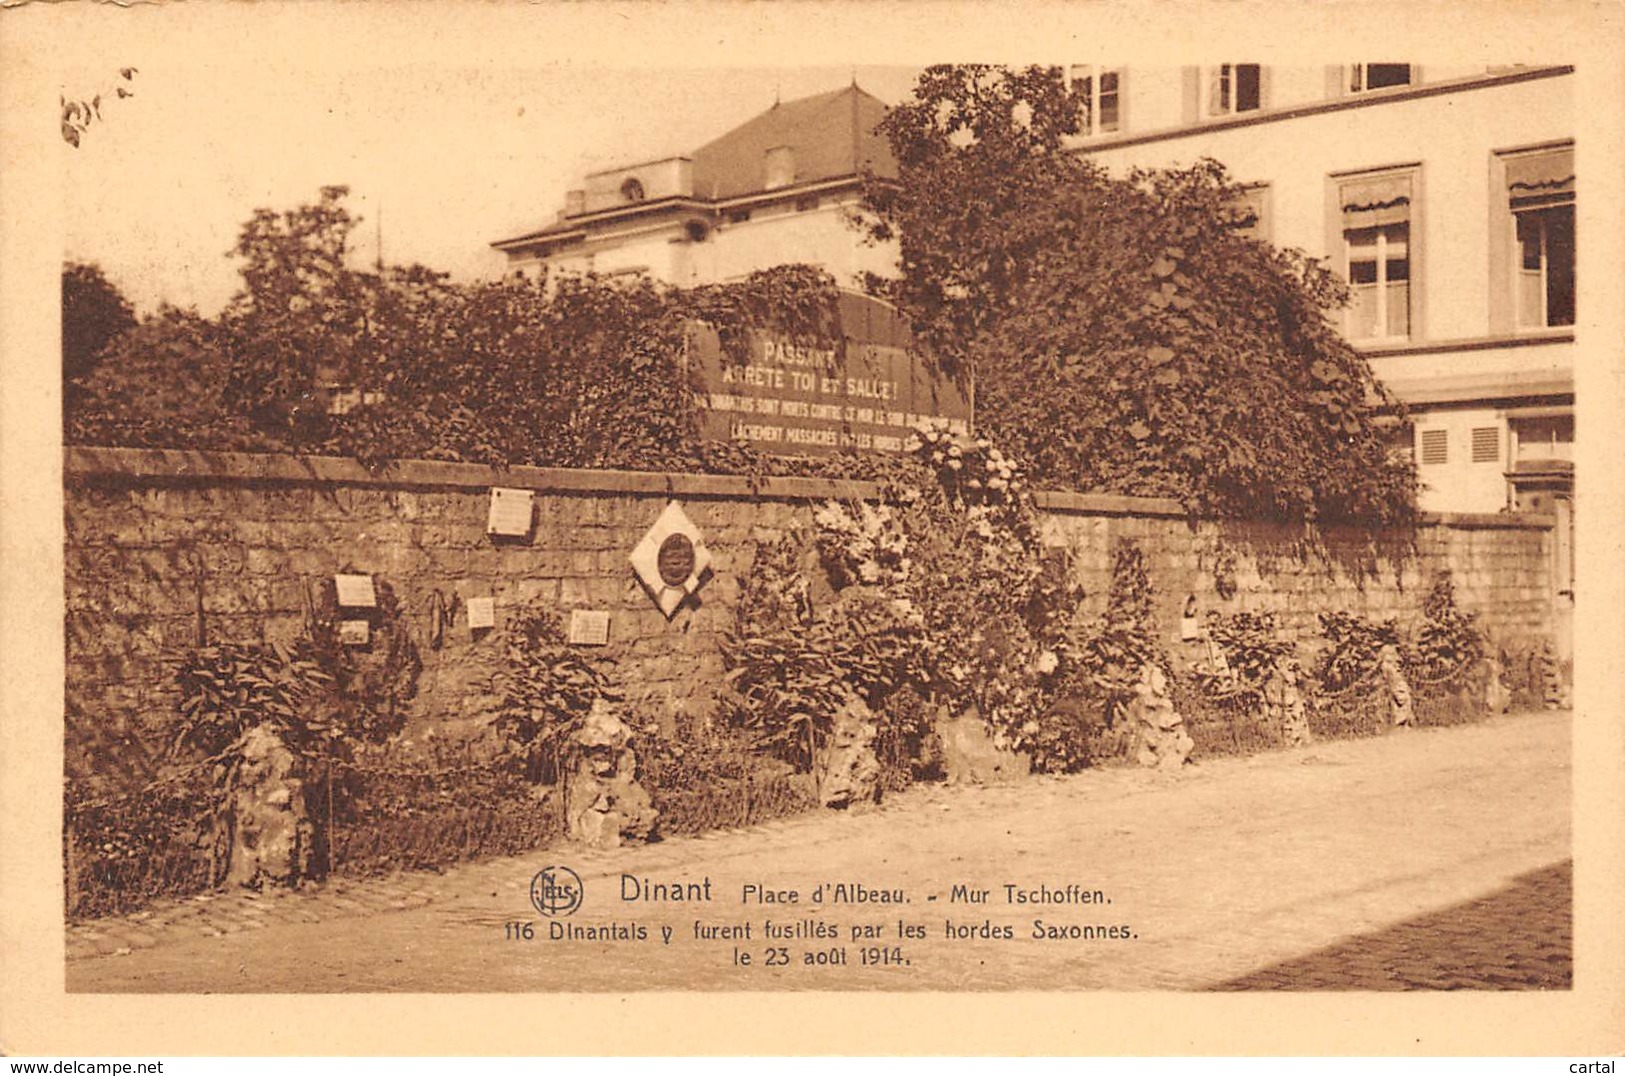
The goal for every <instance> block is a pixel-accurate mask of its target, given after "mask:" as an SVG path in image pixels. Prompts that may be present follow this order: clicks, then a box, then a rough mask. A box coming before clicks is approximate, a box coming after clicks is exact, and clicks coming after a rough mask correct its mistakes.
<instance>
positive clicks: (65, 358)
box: [62, 262, 135, 381]
mask: <svg viewBox="0 0 1625 1076" xmlns="http://www.w3.org/2000/svg"><path fill="white" fill-rule="evenodd" d="M134 327H135V311H134V310H133V309H132V308H131V307H130V302H129V300H128V299H126V298H125V297H124V293H123V292H122V291H120V290H119V289H118V286H117V285H116V284H114V283H113V282H112V281H111V280H108V279H107V276H106V274H104V273H103V272H102V271H101V268H100V267H99V266H96V265H93V264H90V263H87V262H67V263H66V264H64V265H63V266H62V378H63V380H64V381H77V380H79V379H80V378H82V377H84V376H85V375H86V374H88V373H90V371H91V370H93V369H95V367H96V362H97V360H99V359H100V358H101V355H102V352H103V351H104V350H105V349H106V348H107V346H108V345H109V344H111V343H112V342H113V341H114V340H117V339H118V338H119V336H120V335H122V334H123V333H126V332H128V331H129V330H130V329H133V328H134Z"/></svg>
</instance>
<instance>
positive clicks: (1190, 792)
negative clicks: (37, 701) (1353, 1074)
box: [67, 712, 1570, 992]
mask: <svg viewBox="0 0 1625 1076" xmlns="http://www.w3.org/2000/svg"><path fill="white" fill-rule="evenodd" d="M1569 751H1570V747H1569V715H1568V714H1567V713H1566V712H1557V713H1534V714H1519V715H1508V716H1504V717H1498V718H1494V719H1491V720H1489V721H1486V722H1483V723H1481V724H1476V725H1469V726H1458V727H1454V728H1447V729H1422V730H1416V731H1408V732H1397V733H1394V734H1391V735H1389V736H1385V737H1382V738H1379V739H1375V740H1362V741H1347V742H1338V743H1325V744H1315V745H1311V746H1309V747H1306V748H1299V749H1294V750H1289V751H1279V752H1274V753H1270V754H1265V755H1258V756H1253V757H1251V758H1237V759H1220V760H1214V761H1210V762H1207V763H1204V764H1202V765H1197V766H1191V767H1187V768H1186V769H1185V770H1184V771H1183V772H1182V773H1179V774H1164V773H1156V772H1144V771H1139V770H1133V769H1116V770H1105V771H1100V772H1095V773H1086V774H1080V775H1077V776H1074V777H1068V778H1059V779H1057V778H1040V779H1034V780H1031V781H1027V782H1023V783H1021V784H1017V785H1008V786H999V787H991V788H955V789H949V788H943V787H940V786H923V787H919V788H915V789H911V790H910V791H909V792H907V793H904V794H902V795H900V796H897V797H894V798H892V799H890V800H888V802H887V803H886V804H884V805H882V806H881V807H880V808H878V809H875V810H873V811H868V812H864V813H823V814H817V815H808V816H802V817H798V818H793V819H784V820H780V821H777V822H773V823H768V824H766V825H761V826H755V827H751V828H749V829H744V830H734V831H728V832H723V833H712V834H707V835H704V836H701V837H696V838H684V839H678V840H672V841H668V842H664V843H660V844H654V845H649V846H643V847H636V848H627V849H621V850H617V851H609V852H581V851H574V850H560V849H554V850H543V851H538V852H534V853H530V854H527V855H525V856H519V857H513V858H509V859H500V860H490V861H486V862H481V863H474V864H468V865H464V866H461V867H458V868H456V869H453V870H449V871H447V872H445V873H444V874H400V875H396V876H393V877H391V878H386V879H377V880H371V881H338V882H334V883H331V884H328V885H325V886H322V887H319V888H316V889H314V890H311V891H308V892H298V893H280V894H262V895H255V894H236V893H232V894H218V895H213V896H211V897H207V898H198V899H193V900H189V901H182V902H175V903H171V904H168V905H165V906H162V907H155V908H153V909H151V910H150V911H149V912H146V913H139V914H138V915H135V916H130V917H126V918H122V919H116V920H98V921H94V922H91V923H85V924H79V925H75V926H73V927H71V928H70V929H69V931H68V965H67V983H68V989H69V990H71V991H89V992H120V991H165V992H198V991H211V992H212V991H252V992H270V991H277V992H300V991H548V990H571V991H613V992H624V991H627V990H638V989H668V990H669V989H721V990H727V989H773V990H782V989H823V990H830V989H837V990H839V989H858V990H864V989H878V990H914V989H926V990H978V989H1028V990H1031V989H1095V988H1105V989H1215V988H1217V989H1282V988H1288V989H1327V988H1338V989H1378V988H1386V989H1393V988H1396V987H1412V988H1443V987H1465V988H1472V989H1495V988H1520V987H1521V988H1530V987H1538V988H1553V987H1563V986H1566V985H1567V983H1568V982H1569V976H1570V972H1569V949H1570V941H1569V937H1570V935H1569V933H1568V928H1567V923H1568V906H1569V903H1570V900H1569V891H1568V888H1567V882H1566V879H1567V873H1566V867H1565V866H1563V864H1565V863H1566V861H1567V860H1568V858H1569V855H1570V851H1569V829H1570V788H1569ZM560 862H562V863H565V864H568V865H569V866H570V867H572V868H573V869H574V870H575V871H576V872H577V873H578V874H579V875H580V877H581V878H582V880H583V883H584V888H585V893H586V899H585V900H584V901H583V903H582V906H581V908H580V910H579V912H578V913H576V914H574V915H572V916H569V917H567V918H564V917H561V918H557V919H552V920H549V919H547V918H544V917H542V916H539V915H538V914H537V913H536V911H535V909H534V908H533V907H532V906H531V904H530V900H529V892H530V885H531V879H532V876H533V875H534V874H535V873H536V872H537V871H538V870H539V869H540V868H541V867H544V866H548V865H551V864H554V863H560ZM1554 865H1556V866H1554ZM1531 872H1533V873H1531ZM628 877H629V878H630V879H632V881H630V882H628V881H626V880H625V879H626V878H628ZM706 879H709V881H710V893H711V895H712V899H711V900H710V901H703V900H695V901H689V900H684V901H676V900H668V901H644V900H623V899H622V897H623V895H624V894H625V893H626V892H627V888H626V887H630V889H631V890H635V891H638V892H639V893H640V894H641V893H642V892H646V890H644V888H643V886H642V884H641V883H642V882H644V881H648V882H653V883H656V884H662V885H668V886H670V885H682V884H686V883H694V884H695V885H696V886H699V885H701V884H702V883H703V882H704V881H705V880H706ZM838 884H844V885H846V886H847V887H848V888H847V891H846V892H844V893H842V894H839V896H845V897H847V898H849V899H847V900H844V901H843V900H839V899H837V896H838V894H836V892H835V888H834V887H835V886H836V885H838ZM820 885H822V886H823V887H824V889H823V892H822V893H817V892H815V890H816V889H817V887H818V886H820ZM1007 885H1009V886H1013V887H1014V889H1015V890H1016V891H1020V892H1026V893H1030V894H1032V895H1034V896H1037V897H1039V898H1044V897H1045V894H1044V893H1043V892H1041V890H1043V889H1047V890H1049V894H1048V896H1049V897H1051V898H1053V897H1056V896H1060V897H1062V898H1064V900H1063V901H1056V900H1053V899H1049V900H1041V902H1037V903H1025V904H1021V903H1011V902H1010V898H1011V896H1013V895H1014V894H1013V893H1012V892H1010V891H1007V890H1006V888H1005V887H1006V886H1007ZM748 886H756V887H758V889H757V890H756V891H755V892H765V891H774V892H777V893H781V894H782V893H783V892H784V891H787V890H791V889H794V890H795V891H796V894H797V900H796V901H795V902H794V903H790V902H788V901H778V902H772V903H759V902H757V903H742V897H743V895H744V893H745V891H746V887H748ZM955 886H963V887H965V888H964V889H963V890H962V891H960V892H957V893H956V891H955ZM1069 886H1076V887H1077V888H1076V889H1073V890H1070V891H1069V890H1068V887H1069ZM859 889H861V890H862V895H863V896H865V897H867V898H869V899H863V900H858V899H857V898H858V895H859V894H858V893H857V890H859ZM980 890H986V891H987V898H986V900H985V901H975V900H973V899H971V898H973V897H974V896H975V895H976V894H977V891H980ZM668 895H669V894H668ZM690 895H694V896H698V895H699V893H698V892H694V893H692V894H690ZM893 896H895V897H897V898H899V900H898V901H895V902H894V901H890V900H885V899H882V898H885V897H893ZM815 898H817V899H815ZM1082 901H1088V902H1087V903H1084V902H1082ZM1035 921H1036V923H1037V924H1039V925H1035ZM523 923H528V924H530V933H531V934H532V938H531V939H530V940H525V939H524V938H523V936H522V935H523V928H522V927H516V926H513V925H511V924H523ZM769 923H771V924H772V926H773V927H774V928H776V930H775V931H774V936H772V937H769V936H768V932H769ZM1045 925H1048V926H1051V927H1058V928H1060V933H1061V934H1062V935H1068V934H1073V933H1076V934H1078V935H1083V936H1070V937H1068V936H1062V937H1054V938H1049V937H1034V936H1033V935H1034V934H1043V933H1044V926H1045ZM1490 925H1494V926H1496V927H1497V929H1499V930H1500V933H1499V934H1497V933H1495V932H1494V931H1491V930H1489V929H1488V927H1489V926H1490ZM747 927H748V929H749V935H748V937H747V936H745V933H744V932H745V930H746V928H747ZM639 928H641V932H642V935H643V937H642V939H641V940H640V939H639V938H638V934H639ZM662 928H666V929H669V930H670V931H671V939H670V941H669V943H668V942H667V941H666V940H665V939H664V937H663V935H662ZM712 928H718V929H712ZM1001 928H1009V932H1010V935H1011V936H1010V937H1009V938H996V937H986V936H984V935H989V934H996V933H998V932H1000V930H1001ZM1073 928H1077V930H1076V931H1075V932H1074V930H1073ZM1086 928H1087V929H1086ZM1114 928H1115V929H1114ZM1503 928H1504V929H1503ZM826 929H827V930H828V932H830V933H832V934H833V937H825V936H820V935H822V934H823V933H824V932H825V931H826ZM916 931H918V932H919V935H918V936H916V935H915V932H916ZM905 934H907V936H905ZM558 935H568V936H567V937H565V936H558ZM704 935H710V936H709V937H706V936H704ZM1091 935H1092V936H1091ZM1463 936H1469V937H1470V939H1471V941H1472V944H1470V945H1464V944H1461V938H1462V937H1463ZM1496 939H1499V940H1496ZM780 950H782V951H783V952H782V959H781V954H780V953H779V951H780ZM741 956H748V957H749V958H750V963H749V964H746V963H743V962H742V961H741V960H740V959H739V958H740V957H741ZM819 960H822V961H823V962H822V963H819V962H818V961H819Z"/></svg>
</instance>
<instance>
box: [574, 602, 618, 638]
mask: <svg viewBox="0 0 1625 1076" xmlns="http://www.w3.org/2000/svg"><path fill="white" fill-rule="evenodd" d="M570 642H571V644H572V645H575V646H607V645H609V611H608V610H607V609H572V610H571V611H570Z"/></svg>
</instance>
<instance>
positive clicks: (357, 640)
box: [339, 620, 372, 646]
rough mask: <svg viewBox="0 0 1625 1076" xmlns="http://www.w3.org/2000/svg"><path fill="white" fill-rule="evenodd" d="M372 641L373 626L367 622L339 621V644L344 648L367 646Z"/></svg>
mask: <svg viewBox="0 0 1625 1076" xmlns="http://www.w3.org/2000/svg"><path fill="white" fill-rule="evenodd" d="M371 641H372V625H371V624H369V623H367V621H365V620H341V621H339V643H340V645H342V646H366V645H367V644H368V643H369V642H371Z"/></svg>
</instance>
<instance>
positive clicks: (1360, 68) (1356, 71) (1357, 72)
mask: <svg viewBox="0 0 1625 1076" xmlns="http://www.w3.org/2000/svg"><path fill="white" fill-rule="evenodd" d="M1378 62H1380V63H1388V62H1389V61H1387V60H1382V61H1378ZM1371 66H1372V65H1371V64H1370V63H1357V64H1344V65H1343V73H1344V75H1345V76H1346V77H1345V78H1344V79H1343V89H1344V91H1345V92H1347V93H1382V92H1383V91H1384V90H1399V89H1404V88H1405V87H1407V86H1415V85H1416V83H1417V78H1416V65H1415V64H1406V65H1405V66H1406V67H1408V68H1410V78H1409V80H1408V81H1406V82H1402V83H1400V84H1399V85H1397V86H1378V87H1377V88H1376V89H1372V88H1371V86H1370V82H1371V76H1370V68H1371Z"/></svg>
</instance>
